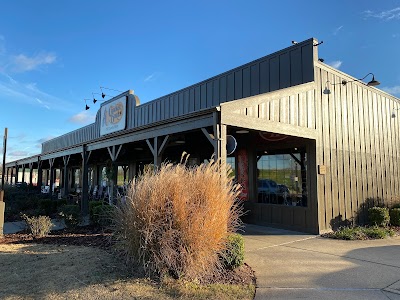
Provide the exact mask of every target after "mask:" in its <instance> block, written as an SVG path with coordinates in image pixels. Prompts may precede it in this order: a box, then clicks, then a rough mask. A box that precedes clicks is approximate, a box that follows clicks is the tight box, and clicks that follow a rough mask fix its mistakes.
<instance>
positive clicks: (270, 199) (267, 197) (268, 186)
mask: <svg viewBox="0 0 400 300" xmlns="http://www.w3.org/2000/svg"><path fill="white" fill-rule="evenodd" d="M257 185H258V202H261V203H278V194H279V191H278V184H277V183H276V182H275V181H273V180H271V179H258V184H257Z"/></svg>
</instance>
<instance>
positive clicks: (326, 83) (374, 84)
mask: <svg viewBox="0 0 400 300" xmlns="http://www.w3.org/2000/svg"><path fill="white" fill-rule="evenodd" d="M368 75H372V80H371V81H369V82H367V83H364V82H362V80H364V79H365V78H366V77H367V76H368ZM350 82H361V83H364V84H365V85H366V86H377V85H380V84H381V83H380V82H379V81H378V80H375V75H374V74H373V73H368V74H367V75H365V76H364V77H363V78H360V79H354V80H350V81H348V80H346V79H343V80H342V81H341V82H338V83H331V82H330V81H329V80H327V81H326V82H325V89H324V91H323V93H324V94H325V95H329V94H330V93H331V90H330V89H329V88H328V83H330V84H331V85H337V84H341V85H346V84H348V83H350Z"/></svg>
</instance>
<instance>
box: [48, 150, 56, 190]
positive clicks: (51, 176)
mask: <svg viewBox="0 0 400 300" xmlns="http://www.w3.org/2000/svg"><path fill="white" fill-rule="evenodd" d="M54 160H55V158H50V159H49V165H50V171H49V172H50V184H49V186H50V192H49V193H50V196H53V185H54V168H53V166H54Z"/></svg>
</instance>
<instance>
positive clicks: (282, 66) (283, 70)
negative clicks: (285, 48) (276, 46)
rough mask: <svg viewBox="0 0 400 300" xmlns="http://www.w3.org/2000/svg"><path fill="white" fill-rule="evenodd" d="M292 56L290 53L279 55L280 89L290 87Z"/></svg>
mask: <svg viewBox="0 0 400 300" xmlns="http://www.w3.org/2000/svg"><path fill="white" fill-rule="evenodd" d="M290 77H291V76H290V55H289V52H286V53H284V54H281V55H279V87H280V88H281V89H283V88H287V87H289V86H290Z"/></svg>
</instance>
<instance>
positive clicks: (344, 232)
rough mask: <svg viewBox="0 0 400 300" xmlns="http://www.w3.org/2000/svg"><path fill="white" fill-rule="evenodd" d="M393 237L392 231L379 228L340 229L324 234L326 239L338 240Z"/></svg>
mask: <svg viewBox="0 0 400 300" xmlns="http://www.w3.org/2000/svg"><path fill="white" fill-rule="evenodd" d="M393 235H394V231H393V230H392V229H389V228H382V227H379V226H372V227H361V226H360V227H341V228H339V229H338V230H336V231H334V232H332V233H329V234H326V236H327V237H330V238H334V239H340V240H367V239H383V238H386V237H388V236H393Z"/></svg>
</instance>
